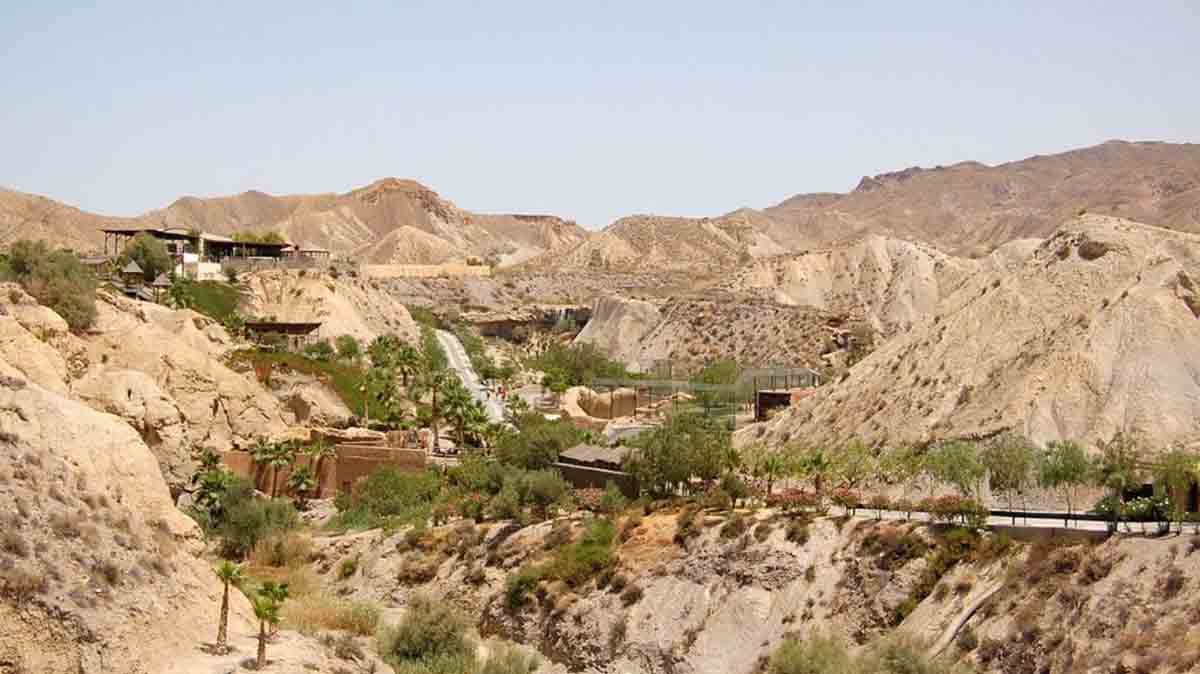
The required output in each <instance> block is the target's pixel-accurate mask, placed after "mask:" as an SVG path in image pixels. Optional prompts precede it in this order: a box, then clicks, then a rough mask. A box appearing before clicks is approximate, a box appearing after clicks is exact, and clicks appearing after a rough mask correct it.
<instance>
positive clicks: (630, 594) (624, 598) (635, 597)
mask: <svg viewBox="0 0 1200 674" xmlns="http://www.w3.org/2000/svg"><path fill="white" fill-rule="evenodd" d="M641 600H642V588H641V587H639V586H637V585H630V586H629V587H627V588H625V590H624V591H623V592H621V603H622V604H624V605H625V606H633V605H634V604H636V603H638V602H639V601H641Z"/></svg>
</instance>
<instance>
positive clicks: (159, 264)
mask: <svg viewBox="0 0 1200 674" xmlns="http://www.w3.org/2000/svg"><path fill="white" fill-rule="evenodd" d="M131 261H132V262H136V263H137V265H138V266H139V267H141V268H142V273H143V275H144V278H145V280H146V281H153V280H154V279H156V278H158V275H159V274H166V273H167V272H170V271H171V268H172V267H174V266H175V265H174V264H173V263H172V262H171V255H170V253H168V252H167V246H166V244H164V243H163V242H162V241H159V240H158V239H156V238H154V237H153V236H150V235H149V234H147V233H145V232H140V233H139V234H137V235H136V236H134V237H133V240H132V241H130V242H129V244H128V245H126V246H125V250H124V251H122V252H121V256H120V257H119V258H117V266H118V267H120V268H124V267H125V265H127V264H129V263H130V262H131Z"/></svg>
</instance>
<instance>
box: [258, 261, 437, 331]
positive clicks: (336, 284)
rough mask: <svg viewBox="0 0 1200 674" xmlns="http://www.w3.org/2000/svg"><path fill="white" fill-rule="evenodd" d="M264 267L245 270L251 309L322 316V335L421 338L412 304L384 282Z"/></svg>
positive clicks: (282, 316) (284, 316) (288, 316)
mask: <svg viewBox="0 0 1200 674" xmlns="http://www.w3.org/2000/svg"><path fill="white" fill-rule="evenodd" d="M301 274H302V272H294V271H265V272H256V273H253V274H246V275H245V276H243V278H242V282H243V284H244V285H245V286H246V288H247V294H246V299H245V302H246V307H245V311H246V313H247V314H249V315H252V316H259V317H262V316H274V317H275V318H276V319H277V320H281V321H312V322H320V323H321V328H320V329H319V332H318V334H319V336H321V337H325V338H330V339H332V338H335V337H337V336H339V335H351V336H353V337H354V338H356V339H358V340H359V341H360V342H362V343H363V345H364V346H365V345H366V344H367V343H369V342H370V341H371V340H372V339H374V338H376V337H378V336H380V335H384V334H395V335H397V336H399V337H400V338H401V339H404V340H406V341H409V342H412V343H416V341H417V339H418V338H419V336H420V330H418V328H417V324H416V323H415V322H414V321H413V319H412V316H411V315H409V313H408V309H407V308H405V307H404V305H403V304H401V303H400V302H399V301H398V300H396V299H395V298H394V297H393V296H392V295H391V294H389V293H388V292H387V290H386V288H385V286H384V285H382V284H380V283H379V282H378V281H374V280H369V279H358V278H350V277H348V276H340V277H338V278H333V277H332V276H329V275H327V274H319V273H315V272H305V273H303V275H301Z"/></svg>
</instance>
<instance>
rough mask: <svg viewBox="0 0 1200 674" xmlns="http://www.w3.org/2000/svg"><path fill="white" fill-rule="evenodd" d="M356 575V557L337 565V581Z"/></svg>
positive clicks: (348, 558)
mask: <svg viewBox="0 0 1200 674" xmlns="http://www.w3.org/2000/svg"><path fill="white" fill-rule="evenodd" d="M356 573H358V557H347V558H345V559H343V560H342V563H341V564H339V565H338V580H346V579H347V578H349V577H351V576H353V575H354V574H356Z"/></svg>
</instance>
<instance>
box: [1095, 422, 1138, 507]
mask: <svg viewBox="0 0 1200 674" xmlns="http://www.w3.org/2000/svg"><path fill="white" fill-rule="evenodd" d="M1099 447H1100V456H1099V458H1098V460H1097V463H1096V472H1095V474H1094V476H1095V478H1096V482H1097V485H1098V486H1100V487H1104V488H1106V489H1108V490H1109V491H1110V493H1111V494H1112V498H1113V509H1112V516H1113V521H1112V528H1113V529H1114V530H1115V529H1116V527H1117V525H1118V523H1119V522H1120V520H1121V519H1122V518H1123V517H1124V516H1125V492H1126V491H1128V490H1129V489H1131V488H1133V487H1135V486H1137V484H1138V482H1139V481H1140V480H1141V478H1142V453H1143V452H1142V446H1141V442H1140V441H1139V439H1138V438H1137V437H1136V436H1135V435H1132V434H1129V433H1125V432H1118V433H1117V434H1116V435H1114V436H1113V437H1112V438H1110V439H1109V440H1108V441H1107V442H1101V443H1099Z"/></svg>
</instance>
